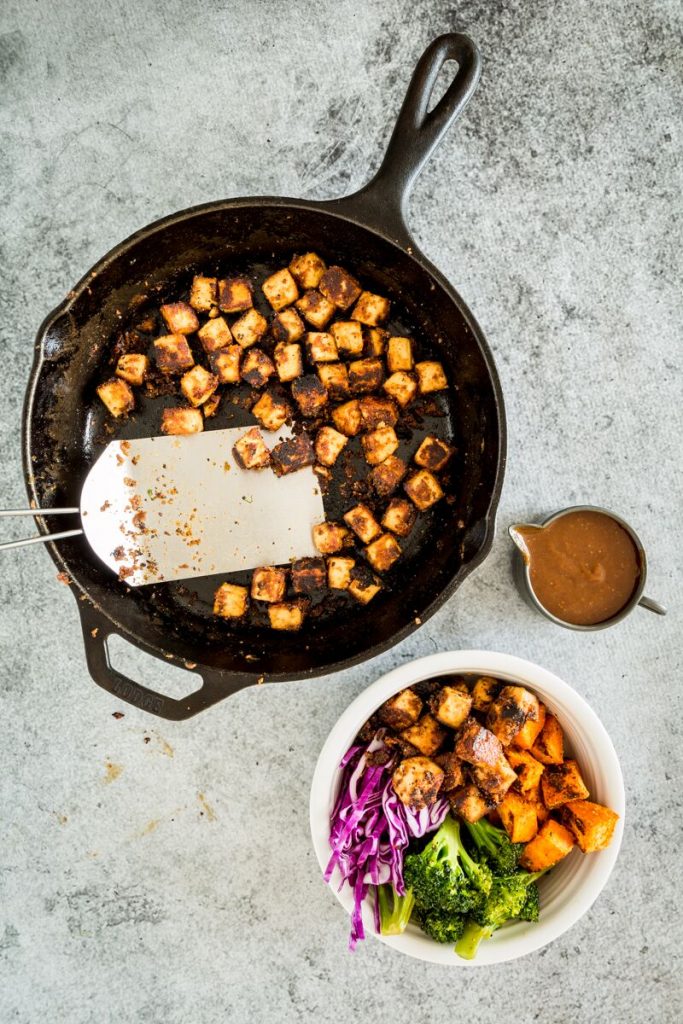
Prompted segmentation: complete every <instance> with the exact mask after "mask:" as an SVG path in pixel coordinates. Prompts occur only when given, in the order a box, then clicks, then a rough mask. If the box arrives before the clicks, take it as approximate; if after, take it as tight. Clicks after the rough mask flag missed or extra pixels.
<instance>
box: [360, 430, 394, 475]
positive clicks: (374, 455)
mask: <svg viewBox="0 0 683 1024" xmlns="http://www.w3.org/2000/svg"><path fill="white" fill-rule="evenodd" d="M361 444H362V445H363V454H364V455H365V461H366V462H367V463H369V465H371V466H379V464H380V462H384V460H385V459H388V458H389V456H390V455H393V454H394V452H395V451H396V449H397V448H398V438H397V437H396V431H395V430H394V428H393V427H377V429H376V430H371V431H370V433H369V434H366V435H365V437H362V438H361Z"/></svg>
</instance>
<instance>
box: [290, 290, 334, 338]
mask: <svg viewBox="0 0 683 1024" xmlns="http://www.w3.org/2000/svg"><path fill="white" fill-rule="evenodd" d="M296 308H297V309H298V310H299V312H300V313H301V315H302V317H303V318H304V320H306V321H307V323H309V324H310V325H311V327H317V328H318V330H322V328H323V327H325V325H326V324H328V323H329V322H330V320H331V319H332V317H333V316H334V312H335V310H334V306H333V304H332V303H331V302H330V301H329V299H326V298H325V296H324V295H321V294H320V292H318V291H315V290H313V291H309V292H304V294H303V295H302V296H301V298H300V299H299V301H298V302H297V304H296Z"/></svg>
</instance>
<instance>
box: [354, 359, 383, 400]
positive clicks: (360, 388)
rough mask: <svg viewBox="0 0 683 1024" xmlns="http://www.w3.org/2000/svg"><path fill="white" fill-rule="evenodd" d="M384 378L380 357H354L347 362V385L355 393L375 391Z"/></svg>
mask: <svg viewBox="0 0 683 1024" xmlns="http://www.w3.org/2000/svg"><path fill="white" fill-rule="evenodd" d="M383 380H384V367H383V366H382V360H381V359H355V360H354V361H353V362H352V363H349V387H350V388H351V390H352V391H354V392H356V393H363V392H367V391H376V390H377V388H378V387H379V386H380V384H381V383H382V381H383Z"/></svg>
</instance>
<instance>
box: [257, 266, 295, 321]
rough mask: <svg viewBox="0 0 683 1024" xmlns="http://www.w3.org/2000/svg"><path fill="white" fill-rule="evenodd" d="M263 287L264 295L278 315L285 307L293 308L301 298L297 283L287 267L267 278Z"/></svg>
mask: <svg viewBox="0 0 683 1024" xmlns="http://www.w3.org/2000/svg"><path fill="white" fill-rule="evenodd" d="M262 287H263V294H264V295H265V297H266V298H267V299H268V302H269V303H270V304H271V306H272V307H273V309H274V310H275V312H276V313H277V312H278V310H280V309H284V308H285V306H291V305H292V303H293V302H296V300H297V299H298V298H299V289H298V288H297V286H296V281H295V280H294V278H293V277H292V275H291V273H290V272H289V270H287V268H286V267H285V268H284V269H283V270H277V271H276V272H275V273H274V274H271V275H270V277H268V278H266V280H265V281H264V282H263V285H262Z"/></svg>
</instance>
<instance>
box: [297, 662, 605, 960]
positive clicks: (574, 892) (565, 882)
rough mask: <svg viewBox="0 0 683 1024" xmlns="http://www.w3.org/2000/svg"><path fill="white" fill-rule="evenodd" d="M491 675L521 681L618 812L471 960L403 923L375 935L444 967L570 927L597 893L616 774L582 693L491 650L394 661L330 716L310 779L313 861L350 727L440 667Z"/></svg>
mask: <svg viewBox="0 0 683 1024" xmlns="http://www.w3.org/2000/svg"><path fill="white" fill-rule="evenodd" d="M452 672H457V673H467V674H469V673H474V674H477V675H489V676H496V677H497V678H499V679H504V680H506V681H507V682H511V683H519V684H522V685H524V686H527V687H529V689H530V690H533V692H534V693H535V694H537V696H538V697H540V698H541V700H542V701H543V703H544V704H545V705H546V706H547V707H548V709H549V710H550V711H552V712H553V714H555V715H557V718H558V720H559V722H560V724H561V726H562V729H563V731H564V735H565V741H566V748H567V750H568V751H569V752H570V753H571V754H572V756H573V757H575V758H576V760H577V761H578V762H579V765H580V767H581V772H582V775H583V778H584V780H585V782H586V785H587V786H588V788H589V790H590V794H591V799H593V800H595V801H596V802H598V803H601V804H606V805H607V806H608V807H611V808H612V809H613V810H615V811H616V812H617V814H618V815H619V822H618V823H617V827H616V830H615V833H614V837H613V839H612V842H611V844H610V846H609V847H608V848H607V849H606V850H602V851H600V852H599V853H591V854H587V855H584V854H582V853H581V852H580V851H579V850H578V849H575V850H573V851H572V852H571V853H570V854H569V856H568V857H566V858H565V859H564V860H563V861H562V862H561V863H560V864H559V865H558V866H557V867H556V868H555V869H554V870H553V871H552V872H551V874H550V875H548V876H547V877H544V878H542V879H541V880H540V883H539V889H540V893H541V916H540V920H539V921H538V922H537V923H528V922H523V921H518V922H514V923H511V924H509V925H505V926H504V927H503V928H501V929H500V931H498V932H496V933H495V934H494V935H493V937H492V938H491V939H489V940H488V941H486V942H482V944H481V946H480V947H479V951H478V953H477V957H476V959H475V960H473V961H468V960H463V959H461V958H460V957H458V956H456V955H455V953H454V952H453V947H452V946H451V945H450V944H444V945H441V944H440V943H437V942H434V941H433V940H432V939H430V938H429V937H428V936H427V935H425V934H424V933H423V932H421V931H420V929H419V928H418V927H417V926H416V925H413V924H410V925H409V926H408V928H407V929H406V931H405V932H404V933H403V934H402V935H396V936H384V935H379V936H377V938H379V939H380V941H381V942H384V943H386V945H387V946H391V947H392V948H393V949H397V950H399V951H400V952H401V953H405V954H407V955H408V956H412V957H415V958H417V959H418V960H428V961H430V962H431V963H436V964H448V965H450V966H451V967H477V966H482V965H486V964H497V963H502V962H503V961H505V960H514V959H516V958H517V957H520V956H524V955H525V954H526V953H531V952H533V951H534V950H536V949H540V948H541V946H545V945H547V943H549V942H552V941H553V940H554V939H556V938H558V936H560V935H562V933H563V932H566V931H567V929H568V928H571V926H572V925H573V924H575V923H576V922H577V921H578V920H579V918H580V917H581V916H582V915H583V914H585V913H586V911H587V910H588V909H589V907H590V906H591V905H592V903H593V902H594V901H595V900H596V899H597V897H598V895H599V894H600V891H601V890H602V888H603V886H604V885H605V883H606V882H607V879H608V878H609V876H610V873H611V871H612V868H613V867H614V864H615V861H616V859H617V856H618V853H619V847H620V846H621V837H622V833H623V827H624V780H623V777H622V774H621V768H620V767H619V761H618V759H617V755H616V751H615V749H614V747H613V745H612V741H611V740H610V738H609V736H608V735H607V732H606V731H605V728H604V726H603V725H602V723H601V722H600V720H599V718H598V717H597V715H596V714H595V712H594V711H593V710H592V709H591V708H590V707H589V706H588V704H587V703H586V702H585V700H584V699H583V698H582V697H580V696H579V695H578V693H576V692H575V691H574V690H573V689H572V688H571V687H570V686H568V685H567V683H563V682H562V680H561V679H559V678H558V677H557V676H555V675H553V674H552V673H551V672H548V671H547V670H546V669H544V668H541V667H540V666H539V665H534V664H533V663H532V662H530V661H524V660H523V659H521V658H515V657H512V655H509V654H498V653H495V652H492V651H447V652H444V653H443V654H433V655H430V656H429V657H427V658H420V659H419V660H418V661H412V662H409V663H408V664H405V665H401V666H400V668H397V669H395V670H394V671H393V672H389V673H388V674H387V675H385V676H382V678H381V679H378V680H377V682H376V683H373V684H372V686H369V687H368V689H367V690H364V691H363V693H361V694H360V696H358V697H357V698H356V700H355V701H354V702H353V703H352V704H351V705H350V706H349V707H348V708H347V709H346V711H345V712H344V714H343V715H342V716H341V718H340V719H339V720H338V722H337V724H336V725H335V726H334V728H333V729H332V732H331V733H330V735H329V736H328V738H327V741H326V742H325V745H324V747H323V749H322V751H321V753H320V757H319V758H318V763H317V765H316V768H315V772H314V775H313V784H312V787H311V806H310V813H311V832H312V835H313V845H314V847H315V852H316V855H317V857H318V862H319V864H320V867H321V869H322V870H323V871H324V869H325V866H326V864H327V862H328V860H329V858H330V846H329V841H328V837H329V827H330V822H329V819H330V812H331V810H332V807H333V806H334V800H335V797H336V794H337V789H338V786H339V767H338V766H339V762H340V761H341V759H342V757H343V755H344V754H345V753H346V751H347V750H348V748H349V746H350V745H351V743H352V741H353V739H354V737H355V736H356V733H357V732H358V730H359V729H360V727H361V726H362V725H363V723H364V722H365V721H367V719H368V718H369V717H370V715H372V714H373V712H374V711H376V710H377V708H378V707H379V706H380V704H383V703H384V701H385V700H387V699H388V698H389V697H390V696H391V695H392V694H394V693H397V692H398V691H399V690H402V689H404V688H405V687H406V686H411V685H412V684H413V683H417V682H419V681H420V680H422V679H430V678H433V677H435V676H439V675H444V674H447V673H452ZM339 882H340V876H339V873H338V872H335V874H334V875H333V876H332V880H331V884H330V888H331V891H332V892H334V893H335V894H336V896H337V899H338V900H339V902H340V903H341V905H342V906H343V908H344V910H345V911H346V912H347V914H350V912H351V910H352V907H353V899H352V895H351V890H350V889H349V887H348V886H346V885H345V886H344V888H343V889H342V890H341V891H338V887H339ZM363 920H364V924H365V931H366V934H367V935H375V930H374V925H373V921H372V911H371V909H370V908H369V907H367V906H366V907H364V911H363Z"/></svg>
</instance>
